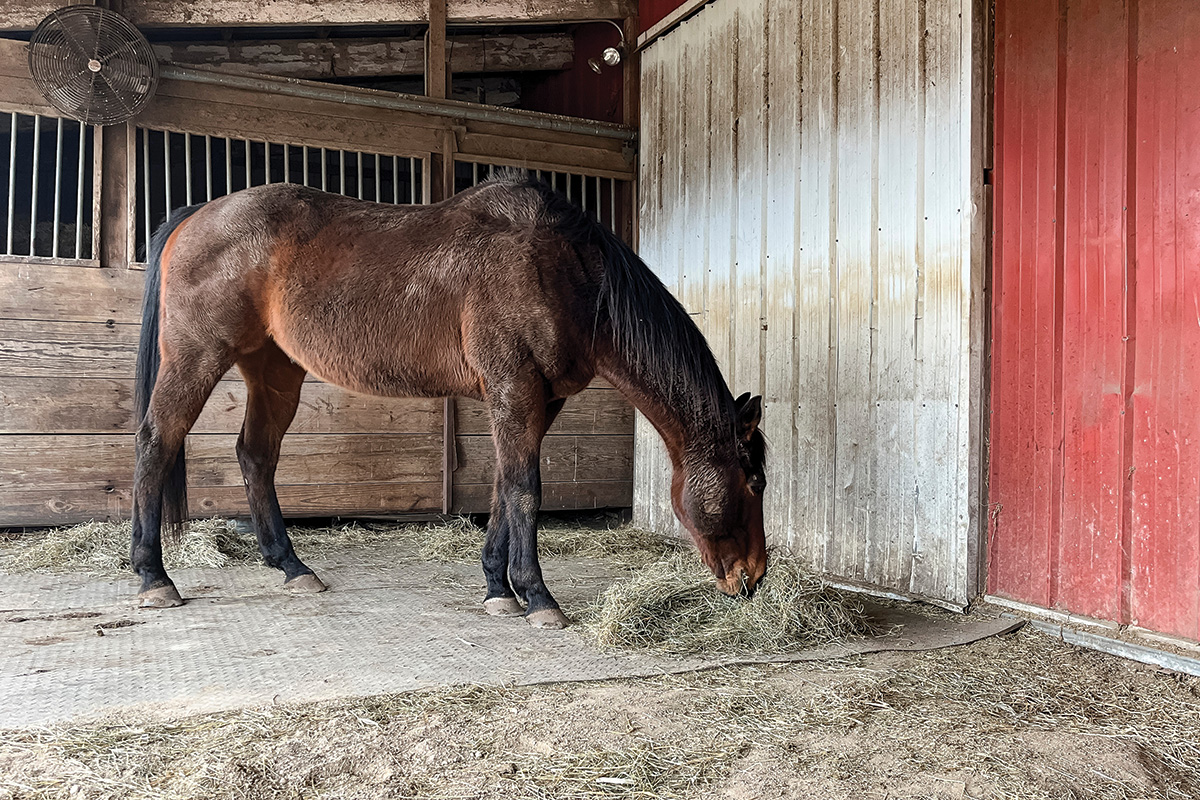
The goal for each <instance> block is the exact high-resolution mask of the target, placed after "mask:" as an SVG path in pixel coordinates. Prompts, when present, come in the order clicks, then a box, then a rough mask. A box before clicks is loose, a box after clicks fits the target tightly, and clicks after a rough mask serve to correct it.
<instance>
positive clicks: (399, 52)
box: [154, 33, 575, 80]
mask: <svg viewBox="0 0 1200 800" xmlns="http://www.w3.org/2000/svg"><path fill="white" fill-rule="evenodd" d="M445 51H446V52H448V53H449V57H450V62H449V63H450V67H449V69H450V70H451V71H452V72H456V73H463V72H533V71H537V70H562V69H568V68H570V66H571V64H572V62H573V60H574V58H575V41H574V40H573V39H572V38H571V37H570V36H569V35H568V34H565V33H527V34H512V35H504V36H451V37H449V38H448V39H447V40H446V46H445ZM154 52H155V54H156V55H157V56H158V59H159V60H160V61H167V62H170V63H172V64H177V65H179V66H181V67H210V68H213V69H219V70H222V71H225V72H238V73H242V74H249V73H259V74H266V75H277V76H280V77H284V78H304V79H309V80H313V79H318V80H320V79H328V78H375V77H383V76H394V75H421V74H423V73H424V71H425V42H424V39H400V40H396V39H279V40H275V41H231V42H225V41H213V42H163V43H159V44H155V45H154Z"/></svg>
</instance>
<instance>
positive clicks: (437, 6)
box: [424, 0, 450, 99]
mask: <svg viewBox="0 0 1200 800" xmlns="http://www.w3.org/2000/svg"><path fill="white" fill-rule="evenodd" d="M428 3H429V5H428V8H427V11H426V13H427V15H428V19H429V29H428V30H427V31H426V33H425V70H424V72H425V94H426V95H428V96H429V97H438V98H442V99H445V98H446V95H447V94H448V92H447V83H448V82H449V78H450V76H449V73H448V72H447V70H446V62H447V60H448V59H447V58H446V0H428Z"/></svg>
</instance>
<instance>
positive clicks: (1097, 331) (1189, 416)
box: [988, 0, 1200, 639]
mask: <svg viewBox="0 0 1200 800" xmlns="http://www.w3.org/2000/svg"><path fill="white" fill-rule="evenodd" d="M995 67H996V75H997V79H996V150H995V184H996V185H995V195H994V208H995V236H994V253H993V255H994V259H993V261H994V270H995V272H994V276H993V340H992V370H993V372H992V399H991V402H992V425H991V440H990V446H991V463H990V486H989V500H990V507H989V515H988V518H989V548H988V552H989V570H988V586H989V591H990V592H991V593H992V594H995V595H999V596H1002V597H1007V598H1011V599H1015V600H1020V601H1023V602H1028V603H1033V604H1036V605H1039V606H1043V607H1046V608H1055V609H1062V610H1066V611H1070V612H1074V613H1078V614H1083V615H1087V616H1092V617H1099V618H1104V619H1109V620H1115V621H1118V622H1122V623H1132V624H1136V625H1140V626H1144V627H1148V628H1153V629H1156V630H1160V631H1164V632H1168V633H1173V634H1178V635H1182V636H1186V637H1189V638H1193V639H1200V111H1198V110H1197V109H1200V82H1197V81H1196V80H1195V78H1196V76H1197V75H1200V3H1196V2H1193V0H1071V2H1070V3H1067V2H1066V0H1059V2H1047V0H997V2H996V64H995Z"/></svg>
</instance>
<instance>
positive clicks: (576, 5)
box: [0, 0, 637, 31]
mask: <svg viewBox="0 0 1200 800" xmlns="http://www.w3.org/2000/svg"><path fill="white" fill-rule="evenodd" d="M62 5H63V0H0V30H9V31H22V30H32V29H33V28H35V27H37V24H38V23H39V22H41V21H42V19H43V18H44V17H45V16H46V15H47V14H49V13H50V12H51V11H53V10H55V9H56V8H60V7H61V6H62ZM123 5H124V10H123V13H124V14H125V16H126V17H128V18H129V19H130V20H131V21H132V22H133V23H134V24H135V25H138V26H142V27H168V26H169V27H179V26H181V25H190V26H209V27H226V28H237V27H249V26H261V25H404V24H413V23H417V24H424V23H426V22H427V21H428V19H429V18H428V7H427V5H426V0H360V1H359V2H355V3H323V2H316V1H315V0H272V1H271V2H270V3H264V4H258V3H247V2H245V0H125V2H124V4H123ZM446 5H447V9H446V12H447V21H448V22H450V23H451V24H456V25H457V24H471V23H505V22H510V23H511V22H552V21H564V20H565V21H583V20H594V19H624V18H625V17H628V16H630V15H631V14H633V13H636V11H637V1H636V0H447V3H446Z"/></svg>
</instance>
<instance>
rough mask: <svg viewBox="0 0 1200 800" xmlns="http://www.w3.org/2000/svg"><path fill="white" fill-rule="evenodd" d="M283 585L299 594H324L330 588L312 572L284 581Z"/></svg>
mask: <svg viewBox="0 0 1200 800" xmlns="http://www.w3.org/2000/svg"><path fill="white" fill-rule="evenodd" d="M283 585H284V587H285V588H287V589H291V590H292V591H293V592H296V593H299V594H316V593H317V592H323V591H325V590H326V589H328V588H329V587H328V586H326V585H325V584H324V583H322V582H321V579H320V578H318V577H317V576H316V575H314V574H312V573H311V572H306V573H304V574H303V575H297V576H296V577H294V578H292V579H291V580H290V581H284V582H283Z"/></svg>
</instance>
